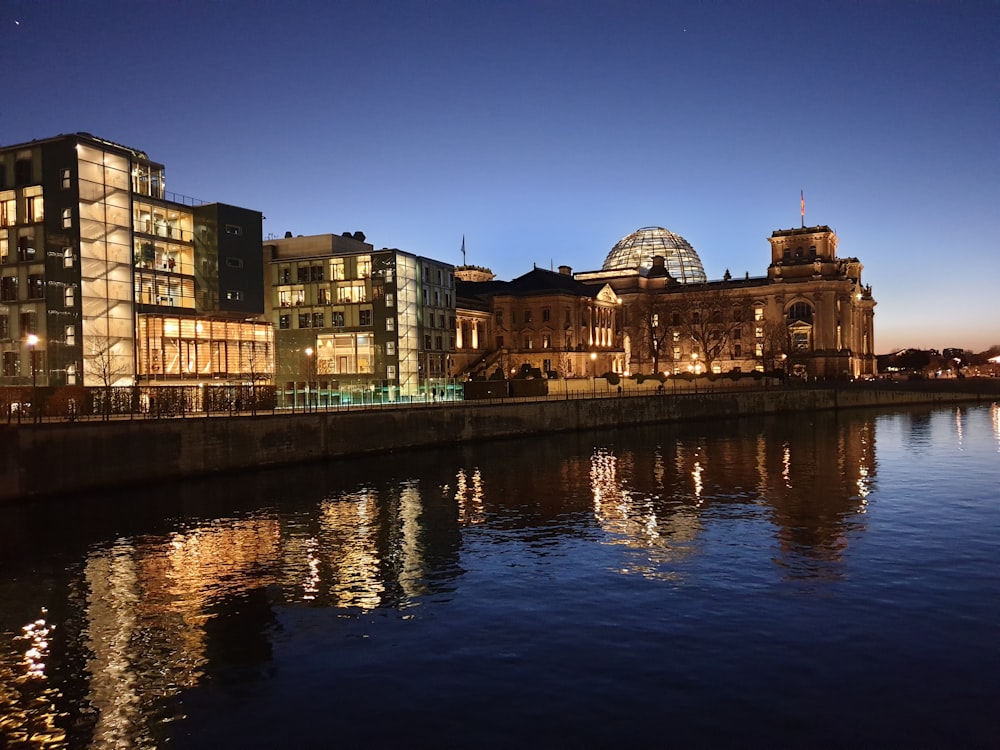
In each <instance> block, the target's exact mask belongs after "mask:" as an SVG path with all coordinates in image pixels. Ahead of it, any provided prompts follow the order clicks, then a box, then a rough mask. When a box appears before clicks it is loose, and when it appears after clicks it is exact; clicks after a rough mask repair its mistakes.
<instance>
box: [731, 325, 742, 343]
mask: <svg viewBox="0 0 1000 750" xmlns="http://www.w3.org/2000/svg"><path fill="white" fill-rule="evenodd" d="M741 336H743V329H742V328H734V329H733V341H739V340H740V337H741Z"/></svg>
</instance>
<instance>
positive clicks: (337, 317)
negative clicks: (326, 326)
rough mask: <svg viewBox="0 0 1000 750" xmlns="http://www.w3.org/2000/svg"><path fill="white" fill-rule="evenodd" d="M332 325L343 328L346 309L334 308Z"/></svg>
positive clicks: (331, 314) (331, 315)
mask: <svg viewBox="0 0 1000 750" xmlns="http://www.w3.org/2000/svg"><path fill="white" fill-rule="evenodd" d="M330 325H332V326H333V327H334V328H342V327H343V326H344V311H343V310H334V311H333V312H331V313H330Z"/></svg>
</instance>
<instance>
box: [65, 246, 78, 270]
mask: <svg viewBox="0 0 1000 750" xmlns="http://www.w3.org/2000/svg"><path fill="white" fill-rule="evenodd" d="M75 260H76V257H75V256H74V255H73V248H71V247H64V248H63V268H72V267H73V261H75Z"/></svg>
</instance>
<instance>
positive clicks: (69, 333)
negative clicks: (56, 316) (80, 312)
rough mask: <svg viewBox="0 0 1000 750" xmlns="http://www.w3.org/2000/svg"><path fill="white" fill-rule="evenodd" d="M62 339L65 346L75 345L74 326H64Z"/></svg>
mask: <svg viewBox="0 0 1000 750" xmlns="http://www.w3.org/2000/svg"><path fill="white" fill-rule="evenodd" d="M64 337H65V339H66V345H67V346H73V345H74V344H75V343H76V326H66V328H65V334H64Z"/></svg>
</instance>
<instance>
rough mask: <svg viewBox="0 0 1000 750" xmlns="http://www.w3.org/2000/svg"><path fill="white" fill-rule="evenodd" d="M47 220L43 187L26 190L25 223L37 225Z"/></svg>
mask: <svg viewBox="0 0 1000 750" xmlns="http://www.w3.org/2000/svg"><path fill="white" fill-rule="evenodd" d="M44 218H45V207H44V201H43V200H42V188H41V187H29V188H25V189H24V221H25V223H27V224H37V223H39V222H40V221H42V220H43V219H44Z"/></svg>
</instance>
